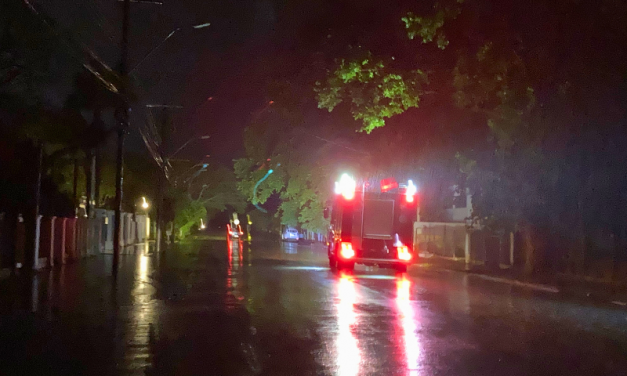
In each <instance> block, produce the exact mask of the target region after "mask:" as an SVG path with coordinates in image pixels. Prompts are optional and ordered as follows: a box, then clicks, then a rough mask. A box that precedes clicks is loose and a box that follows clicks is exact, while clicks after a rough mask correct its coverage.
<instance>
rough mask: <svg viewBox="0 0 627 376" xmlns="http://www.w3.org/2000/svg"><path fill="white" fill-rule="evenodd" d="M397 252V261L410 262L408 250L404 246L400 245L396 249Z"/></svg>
mask: <svg viewBox="0 0 627 376" xmlns="http://www.w3.org/2000/svg"><path fill="white" fill-rule="evenodd" d="M396 251H397V257H398V259H399V260H402V261H410V260H411V253H410V252H409V248H408V247H407V246H406V245H401V246H399V247H398V248H396Z"/></svg>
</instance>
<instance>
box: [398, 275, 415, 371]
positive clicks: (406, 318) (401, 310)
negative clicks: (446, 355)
mask: <svg viewBox="0 0 627 376" xmlns="http://www.w3.org/2000/svg"><path fill="white" fill-rule="evenodd" d="M396 305H397V307H398V319H399V321H400V322H399V326H400V327H401V328H402V332H403V334H402V338H403V346H402V347H403V350H404V353H405V363H406V366H407V370H408V371H409V372H408V373H407V375H409V376H418V374H419V373H418V371H419V364H418V361H419V357H420V344H419V342H418V336H417V333H418V326H417V324H418V320H417V317H416V316H415V315H414V308H413V306H412V301H411V280H409V279H408V278H407V277H406V276H405V275H402V276H399V277H398V279H397V281H396Z"/></svg>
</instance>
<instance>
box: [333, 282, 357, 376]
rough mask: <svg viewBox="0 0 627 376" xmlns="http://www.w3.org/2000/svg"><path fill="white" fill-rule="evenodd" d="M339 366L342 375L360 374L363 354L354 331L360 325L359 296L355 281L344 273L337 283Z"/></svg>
mask: <svg viewBox="0 0 627 376" xmlns="http://www.w3.org/2000/svg"><path fill="white" fill-rule="evenodd" d="M337 295H338V303H337V325H338V334H337V344H336V346H337V350H336V351H337V368H338V375H340V376H356V375H358V374H359V365H360V363H361V354H360V351H359V343H358V341H357V338H355V336H354V334H353V332H354V331H356V330H357V329H356V328H357V326H358V325H359V323H358V321H357V315H356V313H355V308H354V304H355V302H356V301H358V299H359V297H358V296H357V292H356V290H355V282H354V281H353V279H352V277H351V276H350V275H348V274H342V275H341V276H340V280H339V282H338V283H337Z"/></svg>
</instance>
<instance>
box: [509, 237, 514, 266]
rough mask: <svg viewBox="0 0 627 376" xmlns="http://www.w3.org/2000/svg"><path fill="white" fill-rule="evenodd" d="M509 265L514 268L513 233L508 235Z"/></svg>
mask: <svg viewBox="0 0 627 376" xmlns="http://www.w3.org/2000/svg"><path fill="white" fill-rule="evenodd" d="M509 265H510V266H514V233H513V232H510V233H509Z"/></svg>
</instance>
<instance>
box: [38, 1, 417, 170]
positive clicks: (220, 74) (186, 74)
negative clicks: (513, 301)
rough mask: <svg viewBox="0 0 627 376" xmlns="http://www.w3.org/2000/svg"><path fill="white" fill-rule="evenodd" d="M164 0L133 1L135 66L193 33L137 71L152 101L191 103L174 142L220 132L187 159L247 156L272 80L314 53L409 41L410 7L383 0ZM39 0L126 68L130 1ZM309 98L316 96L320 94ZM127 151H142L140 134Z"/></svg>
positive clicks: (293, 71) (181, 114)
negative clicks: (246, 137)
mask: <svg viewBox="0 0 627 376" xmlns="http://www.w3.org/2000/svg"><path fill="white" fill-rule="evenodd" d="M163 2H164V5H161V6H159V5H150V4H137V3H135V4H132V5H131V9H132V11H131V25H132V27H131V38H130V46H131V48H130V61H131V62H130V66H131V67H134V66H135V65H136V64H137V63H138V62H140V61H141V60H142V59H143V57H144V56H146V55H147V54H148V53H149V52H150V51H151V50H153V49H154V48H155V46H157V45H159V43H160V42H161V41H162V40H163V39H164V38H165V37H166V36H167V35H168V34H169V33H170V32H171V31H172V30H174V29H175V28H177V27H181V28H183V29H184V31H180V32H178V33H176V34H175V35H174V36H173V37H172V38H170V39H169V40H168V41H167V42H166V43H164V44H163V45H161V46H160V47H159V48H158V49H157V50H155V51H154V53H152V54H151V55H150V56H149V57H148V58H147V59H146V60H144V61H142V63H141V65H140V66H139V67H138V68H137V69H136V70H135V74H136V76H137V77H138V78H139V79H140V80H141V81H142V82H143V83H144V85H143V87H142V88H141V91H143V94H144V97H143V98H142V99H143V103H168V104H179V105H183V106H184V107H185V109H184V110H179V111H178V112H177V113H176V125H177V134H176V135H175V136H174V139H173V144H174V145H180V144H182V143H183V142H185V140H187V139H189V138H190V137H191V136H193V135H203V134H211V135H212V138H211V140H209V141H208V142H207V141H203V143H197V144H196V145H190V147H189V148H187V149H186V150H185V152H181V154H180V156H181V157H188V158H200V157H202V156H203V155H205V154H211V155H212V157H213V158H216V159H217V160H219V161H221V162H225V163H229V162H230V160H231V159H233V158H234V157H236V156H238V155H240V154H241V153H242V151H243V150H242V131H243V129H244V128H245V126H246V125H247V124H248V122H249V121H250V119H251V117H252V116H253V114H255V113H258V112H259V111H260V110H262V109H263V108H264V107H265V106H266V103H267V102H268V101H269V100H272V99H273V98H271V97H270V95H269V94H268V92H267V86H268V83H269V82H270V81H271V80H272V79H284V78H290V79H296V80H298V73H299V72H300V71H301V70H303V69H304V68H306V67H307V66H308V65H311V64H312V55H313V54H314V52H316V51H319V50H320V49H321V48H328V47H329V45H335V46H344V47H345V46H346V45H347V44H349V43H355V42H359V38H369V33H376V34H377V37H378V38H379V39H380V41H381V44H382V45H386V46H387V45H389V43H390V42H391V41H394V40H402V38H398V36H399V35H400V34H402V32H403V30H402V27H401V25H400V22H399V20H400V16H401V14H402V10H406V9H407V7H401V6H399V4H396V6H394V7H393V6H390V5H386V4H383V3H382V2H378V1H345V2H329V1H324V0H313V1H301V0H294V1H286V0H239V1H233V0H230V1H197V0H179V1H176V2H173V1H168V0H163ZM36 4H38V6H39V7H40V9H42V10H43V11H44V12H46V13H47V14H48V15H49V16H51V17H52V18H53V19H55V20H57V22H58V23H59V25H60V26H61V27H62V28H63V29H66V30H70V31H71V33H72V34H74V35H76V37H77V38H78V39H79V40H80V41H82V42H83V43H84V44H86V45H87V46H89V47H90V48H92V49H93V50H94V51H95V52H96V53H97V54H98V55H99V56H101V57H102V58H103V59H104V60H105V61H106V62H107V63H108V64H109V65H110V66H112V67H117V64H118V61H119V39H120V34H121V3H118V2H116V1H114V0H94V1H89V2H77V1H76V0H53V1H46V2H44V1H41V0H38V1H37V2H36ZM206 22H211V26H210V27H209V28H205V29H201V30H193V31H190V30H191V29H190V28H189V26H191V25H196V24H202V23H206ZM366 25H367V28H366V27H365V26H366ZM186 27H187V29H185V28H186ZM366 29H367V31H366V32H364V31H365V30H366ZM388 34H389V37H383V38H381V36H382V35H388ZM337 38H341V39H340V40H337ZM325 39H329V40H332V43H329V42H328V41H325ZM338 42H339V43H338ZM395 47H398V46H395ZM334 52H337V51H334ZM69 82H71V77H69V78H68V83H69ZM301 84H302V83H301ZM69 86H70V85H68V87H69ZM302 95H304V96H311V97H313V92H312V91H307V92H305V93H303V94H302ZM208 98H212V99H211V100H207V99H208ZM304 110H306V109H304ZM310 110H311V109H310ZM144 119H145V115H144V114H143V113H142V112H141V110H139V109H138V108H135V109H134V117H133V121H134V122H136V123H137V122H142V121H144ZM128 147H129V148H133V149H138V148H142V147H143V145H142V142H141V141H140V138H139V136H138V135H137V131H135V132H133V136H132V137H131V140H130V142H129V146H128Z"/></svg>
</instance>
